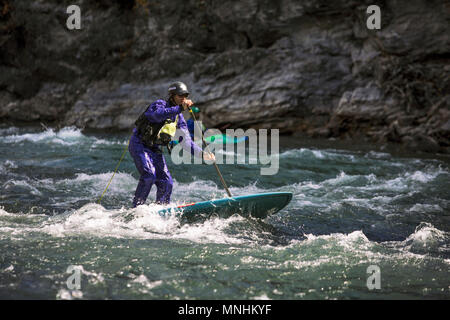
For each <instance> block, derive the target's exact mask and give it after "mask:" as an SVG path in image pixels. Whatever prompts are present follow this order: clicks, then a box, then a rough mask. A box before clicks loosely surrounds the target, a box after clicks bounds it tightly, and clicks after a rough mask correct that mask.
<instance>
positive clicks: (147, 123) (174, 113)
mask: <svg viewBox="0 0 450 320" xmlns="http://www.w3.org/2000/svg"><path fill="white" fill-rule="evenodd" d="M168 92H169V96H168V99H167V100H162V99H160V100H156V101H155V102H153V103H152V104H151V105H150V106H149V107H148V108H147V109H146V111H145V112H144V113H143V114H142V115H141V116H140V117H139V119H138V120H137V121H136V128H134V130H133V135H132V137H131V139H130V145H129V147H128V150H129V152H130V154H131V156H132V157H133V160H134V163H135V165H136V168H137V170H138V171H139V174H140V178H139V183H138V185H137V188H136V192H135V194H134V199H133V207H136V206H138V205H141V204H144V203H145V201H146V200H147V197H148V194H149V193H150V189H151V188H152V186H153V184H155V185H156V188H157V192H156V202H157V203H159V204H168V203H170V196H171V194H172V186H173V180H172V177H171V175H170V172H169V169H168V168H167V164H166V160H165V159H164V155H163V153H162V150H161V147H162V146H168V145H169V143H170V141H171V138H172V137H173V136H174V134H175V130H176V129H180V130H181V133H182V137H183V139H180V140H181V141H180V142H181V144H182V145H183V147H184V148H185V149H186V150H190V152H191V154H193V155H195V156H197V157H202V156H203V158H204V159H205V160H206V161H211V160H212V161H215V157H214V155H213V154H211V153H204V152H203V151H202V149H201V148H200V147H199V146H198V145H197V144H195V143H194V142H193V141H192V139H191V136H190V134H189V130H188V127H187V124H186V121H185V119H184V117H183V114H182V111H184V110H188V109H190V107H191V106H192V105H193V104H194V103H193V102H192V100H190V99H188V96H189V91H188V89H187V86H186V85H185V84H184V83H183V82H180V81H177V82H175V83H173V84H171V85H170V86H169V90H168Z"/></svg>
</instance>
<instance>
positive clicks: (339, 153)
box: [0, 126, 450, 299]
mask: <svg viewBox="0 0 450 320" xmlns="http://www.w3.org/2000/svg"><path fill="white" fill-rule="evenodd" d="M280 140H281V141H280V145H281V147H280V150H279V154H278V157H279V171H278V173H277V174H276V175H271V176H270V175H267V176H264V175H261V174H260V167H261V165H258V164H257V165H245V164H236V165H228V164H227V165H225V164H224V165H221V166H220V168H221V171H222V174H223V176H224V179H225V181H227V183H228V185H229V187H230V191H231V193H232V194H233V195H235V196H236V195H245V194H253V193H261V192H277V191H289V192H292V193H293V194H294V196H293V199H292V201H291V203H290V204H289V205H288V206H287V207H286V208H285V209H283V210H282V211H280V212H278V213H276V214H275V215H273V216H270V217H268V218H266V219H265V220H263V221H260V220H257V219H246V218H243V217H241V216H239V215H235V216H232V217H231V218H228V219H223V218H219V217H212V218H210V219H208V220H207V221H205V222H202V223H196V224H183V223H180V221H179V220H178V219H177V218H176V217H169V218H167V217H166V218H164V217H161V216H159V215H157V214H155V211H156V210H157V209H160V208H162V207H161V206H158V205H154V204H151V200H152V199H154V198H155V192H156V190H155V187H154V188H153V189H152V191H151V193H150V197H149V200H148V201H147V204H146V205H144V206H140V207H138V208H137V209H130V204H131V200H132V197H133V194H134V190H135V188H136V185H137V182H138V175H137V171H136V169H135V166H134V163H133V161H132V159H131V157H130V155H129V154H128V153H127V154H126V156H125V158H124V160H123V162H122V163H121V164H120V167H119V171H118V173H117V174H116V175H115V177H114V179H113V180H112V183H111V185H110V187H109V189H108V191H107V193H106V195H105V196H104V198H103V199H102V202H101V204H98V203H97V200H98V199H99V197H100V195H101V194H102V192H103V190H104V189H105V187H106V185H107V184H108V181H109V179H110V178H111V176H112V174H113V172H114V168H115V167H116V165H117V162H118V160H119V158H120V156H121V154H122V152H123V150H124V148H126V145H127V141H128V135H127V134H121V133H115V134H105V133H103V134H99V133H85V132H82V131H80V130H79V129H76V128H63V129H61V130H59V131H57V130H54V129H43V128H38V127H14V126H12V127H7V126H2V127H0V250H1V257H0V298H3V299H449V298H450V292H449V291H450V277H449V267H450V179H449V178H450V172H449V163H450V161H449V160H448V158H444V157H439V158H434V159H433V158H427V157H424V156H420V155H410V154H408V155H406V154H401V153H399V152H395V150H393V151H392V152H391V151H387V150H383V151H380V150H379V149H376V148H374V150H370V148H369V149H368V148H367V146H366V147H365V149H364V148H358V147H357V146H355V145H351V144H349V145H348V147H345V146H344V147H341V146H338V145H337V144H336V143H333V142H326V143H325V144H320V143H317V144H315V143H311V142H309V143H306V142H305V143H304V144H302V141H299V139H292V138H284V137H282V138H281V139H280ZM166 159H167V160H168V162H169V167H170V170H171V173H172V176H173V178H174V192H173V195H172V200H173V202H174V203H177V204H182V203H186V202H193V201H200V200H208V199H213V198H216V199H217V198H222V197H224V196H225V195H226V194H225V191H224V190H223V188H222V186H221V184H220V182H219V180H218V178H217V175H216V172H215V170H214V168H213V167H212V166H208V165H188V164H181V165H174V164H173V163H172V162H171V160H170V157H168V156H166ZM130 213H131V214H132V217H133V218H132V219H125V217H129V216H130ZM74 270H75V271H74Z"/></svg>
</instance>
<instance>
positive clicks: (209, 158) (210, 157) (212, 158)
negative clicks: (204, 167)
mask: <svg viewBox="0 0 450 320" xmlns="http://www.w3.org/2000/svg"><path fill="white" fill-rule="evenodd" d="M203 159H204V160H205V161H216V156H215V155H214V154H213V153H209V152H205V153H203Z"/></svg>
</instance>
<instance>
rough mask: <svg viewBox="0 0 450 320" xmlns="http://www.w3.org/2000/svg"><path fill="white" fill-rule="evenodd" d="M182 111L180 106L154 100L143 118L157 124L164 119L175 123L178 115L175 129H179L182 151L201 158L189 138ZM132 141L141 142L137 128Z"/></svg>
mask: <svg viewBox="0 0 450 320" xmlns="http://www.w3.org/2000/svg"><path fill="white" fill-rule="evenodd" d="M182 111H183V107H181V106H173V105H171V104H170V103H169V102H168V101H165V100H156V101H155V102H153V103H152V104H151V105H150V106H149V107H148V108H147V110H146V111H145V116H146V117H147V119H148V120H149V121H150V122H154V123H159V122H163V121H164V120H166V119H171V120H172V121H175V119H176V117H177V115H178V122H177V128H178V129H181V134H182V138H180V139H179V140H180V143H181V145H182V146H183V148H184V149H186V150H188V151H190V152H191V154H193V155H195V156H197V157H201V156H202V153H203V151H202V149H201V148H200V147H199V146H198V145H197V144H195V143H194V141H193V140H192V138H191V135H190V133H189V130H188V126H187V124H186V120H185V119H184V117H183V114H182V113H181V112H182ZM133 138H134V139H133V140H136V138H138V139H139V141H141V142H142V139H141V137H140V135H139V133H138V131H137V128H134V130H133Z"/></svg>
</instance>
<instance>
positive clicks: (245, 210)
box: [158, 192, 292, 222]
mask: <svg viewBox="0 0 450 320" xmlns="http://www.w3.org/2000/svg"><path fill="white" fill-rule="evenodd" d="M291 199H292V193H291V192H271V193H259V194H251V195H245V196H238V197H231V198H223V199H218V200H209V201H202V202H194V203H187V204H183V205H180V206H177V207H172V208H165V209H162V210H159V211H158V214H159V215H161V216H169V215H176V216H179V217H181V218H182V219H183V220H184V219H185V220H186V221H188V222H192V221H198V220H204V219H207V218H209V217H211V216H218V217H221V218H228V217H230V216H232V215H233V214H239V215H242V216H246V217H254V218H259V219H264V218H266V217H267V216H269V215H272V214H274V213H277V212H278V211H280V210H281V209H283V208H284V207H286V206H287V205H288V204H289V202H290V201H291Z"/></svg>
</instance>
